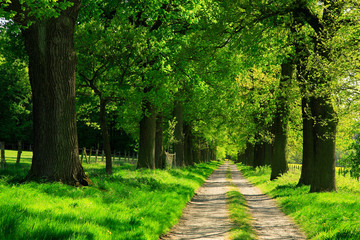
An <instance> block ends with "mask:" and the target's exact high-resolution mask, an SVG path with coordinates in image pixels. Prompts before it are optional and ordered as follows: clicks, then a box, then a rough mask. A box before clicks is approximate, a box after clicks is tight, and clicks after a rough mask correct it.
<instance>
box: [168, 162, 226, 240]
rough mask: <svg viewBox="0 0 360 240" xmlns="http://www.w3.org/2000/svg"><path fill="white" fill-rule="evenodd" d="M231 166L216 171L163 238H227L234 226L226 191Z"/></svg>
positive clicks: (206, 239)
mask: <svg viewBox="0 0 360 240" xmlns="http://www.w3.org/2000/svg"><path fill="white" fill-rule="evenodd" d="M228 166H229V164H227V163H226V164H224V165H222V166H220V167H219V168H218V169H217V170H215V171H214V172H213V174H212V175H211V176H210V177H209V178H208V179H207V180H206V182H205V183H204V185H203V186H202V187H200V188H199V189H198V191H197V192H196V195H195V197H194V198H193V199H192V200H191V201H190V203H189V204H188V205H187V207H186V208H185V209H184V211H183V215H182V217H181V219H180V221H179V223H178V224H177V225H176V226H175V227H174V228H173V229H172V230H171V231H170V233H169V234H168V235H167V236H165V237H163V238H162V239H177V240H179V239H184V240H185V239H186V240H190V239H191V240H192V239H201V240H210V239H219V240H220V239H225V237H226V234H227V233H228V232H229V230H230V228H231V223H230V220H229V217H228V215H229V214H228V212H227V209H226V195H225V194H226V191H227V181H226V171H227V168H228Z"/></svg>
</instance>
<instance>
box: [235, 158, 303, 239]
mask: <svg viewBox="0 0 360 240" xmlns="http://www.w3.org/2000/svg"><path fill="white" fill-rule="evenodd" d="M231 174H232V178H233V183H234V184H235V185H236V186H237V187H238V188H239V191H240V193H241V194H243V195H244V197H245V199H246V201H247V204H248V207H249V209H250V213H251V215H252V217H253V219H254V222H253V227H254V228H255V230H256V232H257V234H258V237H259V239H271V240H275V239H276V240H286V239H306V237H305V235H304V234H303V233H302V232H300V230H299V229H298V227H297V226H296V225H295V223H294V222H293V221H292V220H291V219H290V218H289V217H287V216H286V215H285V214H284V213H283V212H281V211H280V209H279V207H278V206H277V204H276V203H275V201H274V200H273V199H271V198H269V197H268V196H267V195H265V194H263V193H262V192H261V191H260V190H259V189H258V188H257V187H254V186H253V185H252V184H251V183H249V182H248V181H247V180H246V179H245V178H244V177H243V176H242V174H241V173H240V171H239V170H237V168H236V166H235V165H231Z"/></svg>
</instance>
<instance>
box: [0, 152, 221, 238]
mask: <svg viewBox="0 0 360 240" xmlns="http://www.w3.org/2000/svg"><path fill="white" fill-rule="evenodd" d="M6 154H7V156H6V157H7V163H8V165H7V168H6V169H1V170H0V239H9V240H10V239H46V240H48V239H124V240H125V239H129V240H130V239H131V240H134V239H137V240H141V239H158V238H159V236H161V235H162V234H164V233H166V232H167V231H168V230H169V229H170V228H171V226H173V225H174V224H176V223H177V221H178V219H179V217H180V216H181V213H182V209H183V208H184V207H185V206H186V203H187V202H188V201H189V200H190V199H191V197H192V196H193V194H194V191H195V189H197V188H198V187H199V186H200V185H201V184H202V183H203V182H204V180H205V179H206V178H207V177H208V176H209V175H210V174H211V172H212V171H213V170H214V169H216V168H217V167H218V166H219V164H220V163H219V162H211V163H207V164H198V165H196V166H194V167H188V168H184V169H171V170H166V171H163V170H155V171H153V170H135V167H134V166H132V165H129V164H125V165H122V166H114V174H113V175H112V176H107V175H106V174H104V172H105V171H104V164H103V163H99V164H89V165H88V164H84V168H85V170H86V172H87V174H88V175H89V176H90V178H91V180H92V181H93V183H94V186H91V187H82V188H76V187H71V186H67V185H64V184H60V183H45V184H39V183H35V182H30V183H25V184H19V183H17V182H18V181H19V180H21V179H22V178H23V177H25V176H26V173H27V171H28V170H29V167H30V160H31V156H30V154H29V153H26V152H24V154H23V156H24V157H29V158H26V159H25V158H24V159H22V160H21V162H22V163H21V165H20V166H15V164H14V162H15V159H16V154H15V158H14V159H12V156H11V155H12V154H11V152H10V151H6Z"/></svg>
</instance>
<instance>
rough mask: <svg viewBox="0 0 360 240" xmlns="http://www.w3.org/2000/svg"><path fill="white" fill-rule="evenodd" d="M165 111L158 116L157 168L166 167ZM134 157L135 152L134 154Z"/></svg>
mask: <svg viewBox="0 0 360 240" xmlns="http://www.w3.org/2000/svg"><path fill="white" fill-rule="evenodd" d="M163 118H164V115H163V113H160V114H158V115H157V117H156V134H155V168H157V169H164V168H165V158H166V156H165V152H164V146H163ZM133 158H134V154H133Z"/></svg>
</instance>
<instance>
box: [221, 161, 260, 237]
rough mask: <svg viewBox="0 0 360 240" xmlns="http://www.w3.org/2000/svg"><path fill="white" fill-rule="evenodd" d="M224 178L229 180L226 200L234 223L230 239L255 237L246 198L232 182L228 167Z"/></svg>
mask: <svg viewBox="0 0 360 240" xmlns="http://www.w3.org/2000/svg"><path fill="white" fill-rule="evenodd" d="M226 178H227V180H228V182H229V185H228V191H227V193H226V202H227V206H228V210H229V213H230V220H231V221H232V222H233V224H234V226H233V227H232V228H231V230H230V234H229V237H230V239H232V240H251V239H256V233H255V231H254V230H253V228H252V226H251V221H252V218H251V215H250V213H249V211H248V208H247V204H246V200H245V198H244V196H243V195H242V194H241V193H240V192H239V189H238V188H237V187H236V186H235V184H233V183H232V177H231V170H230V167H229V168H228V170H227V173H226Z"/></svg>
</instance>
